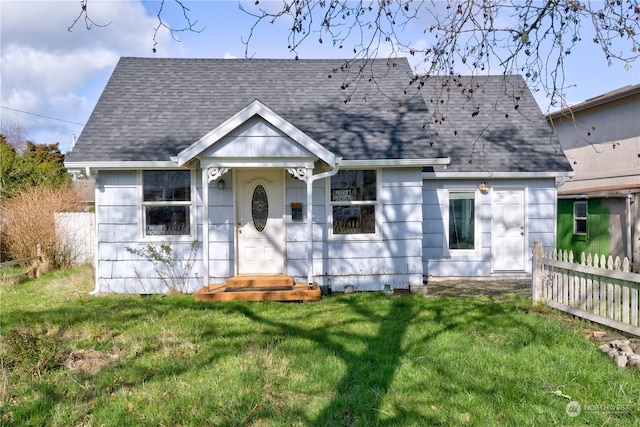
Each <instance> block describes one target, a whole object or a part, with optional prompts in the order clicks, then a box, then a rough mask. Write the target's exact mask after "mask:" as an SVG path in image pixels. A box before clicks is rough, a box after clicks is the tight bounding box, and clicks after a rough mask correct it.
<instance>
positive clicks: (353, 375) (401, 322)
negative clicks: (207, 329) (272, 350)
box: [234, 297, 417, 426]
mask: <svg viewBox="0 0 640 427" xmlns="http://www.w3.org/2000/svg"><path fill="white" fill-rule="evenodd" d="M340 301H341V302H342V303H344V304H347V305H348V306H349V308H350V309H351V310H353V312H354V313H356V314H357V315H359V316H361V317H362V318H363V319H365V321H366V322H367V323H373V324H375V325H377V327H378V328H377V333H376V334H375V335H374V336H370V335H369V336H352V337H350V339H352V340H359V341H361V342H362V343H365V344H366V347H365V349H364V350H363V351H361V352H356V351H353V350H350V349H348V348H346V346H345V345H343V344H341V343H340V342H339V340H336V339H334V337H333V334H334V333H335V331H332V330H331V327H316V328H314V329H313V330H308V329H303V328H300V327H297V326H294V325H291V324H288V323H286V322H279V321H274V320H271V319H268V318H266V317H264V316H260V315H259V314H257V313H256V312H255V311H253V310H251V308H250V306H249V305H238V306H236V307H235V308H234V310H235V311H239V312H241V313H242V314H243V315H245V316H246V317H247V318H250V319H252V320H253V321H255V322H257V323H262V324H265V325H268V326H270V327H273V328H275V329H276V330H277V331H279V333H280V334H283V335H288V336H297V337H302V338H304V339H307V340H311V341H313V342H315V343H317V344H318V345H319V346H320V347H321V348H322V349H323V350H325V351H326V352H327V353H329V354H334V355H335V356H337V357H339V358H340V359H342V361H343V362H344V364H345V365H346V373H345V375H344V376H343V377H342V379H341V381H340V383H339V384H338V385H337V387H336V389H335V396H334V397H333V399H332V401H331V403H330V404H329V405H328V406H326V407H325V409H324V410H323V411H322V413H321V414H320V415H319V416H318V417H317V418H316V419H315V420H307V425H311V426H326V425H330V426H337V425H354V424H363V423H364V425H384V424H385V423H387V422H388V423H389V424H390V425H393V424H394V422H393V421H385V422H382V421H381V420H380V415H381V414H382V413H381V412H380V411H379V410H378V407H379V406H380V405H381V403H382V400H383V399H384V397H385V395H386V394H387V392H388V390H389V387H390V385H391V383H392V381H393V378H394V374H395V372H396V370H397V367H398V366H399V363H400V358H401V357H402V355H403V350H402V342H403V337H404V335H405V332H406V330H407V328H408V327H409V326H410V325H411V322H412V319H413V317H414V314H415V310H416V308H417V307H416V304H415V300H414V299H412V298H403V297H393V298H392V301H391V303H390V305H389V310H388V312H387V313H386V314H384V315H382V316H380V314H379V313H376V312H375V311H373V310H371V309H370V308H368V307H367V304H366V303H367V301H369V300H368V299H364V300H363V299H358V298H343V299H340ZM353 347H356V348H357V347H359V346H353ZM320 363H321V362H320ZM256 416H258V417H259V416H260V414H256ZM387 420H388V417H387Z"/></svg>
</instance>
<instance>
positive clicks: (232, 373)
mask: <svg viewBox="0 0 640 427" xmlns="http://www.w3.org/2000/svg"><path fill="white" fill-rule="evenodd" d="M91 277H92V273H91V270H89V269H79V270H73V271H62V272H56V273H53V274H50V275H47V276H46V277H43V278H41V279H39V280H33V281H28V282H25V283H21V284H18V285H15V286H11V287H6V288H3V289H0V292H1V293H0V310H1V313H0V316H1V317H0V319H1V326H2V347H1V350H0V351H1V354H2V377H3V378H2V384H0V386H1V388H0V397H1V400H0V404H1V405H2V406H1V407H0V412H1V418H0V423H1V424H2V425H38V426H40V425H51V426H69V425H105V426H123V425H148V426H158V425H183V426H186V425H193V426H201V425H216V426H241V425H251V426H292V425H300V426H325V425H326V426H336V425H344V426H347V425H348V426H351V425H357V426H375V425H382V426H385V425H386V426H399V425H402V426H414V425H415V426H429V425H430V426H437V425H442V426H460V425H477V426H491V425H504V426H512V425H523V426H524V425H637V424H638V423H639V422H640V403H639V399H640V372H639V371H637V370H621V369H618V368H616V367H615V366H614V365H613V363H611V361H610V360H608V359H607V358H606V357H605V356H603V355H601V354H600V353H599V352H598V350H597V345H596V344H594V343H592V342H590V341H588V340H587V339H585V338H584V336H583V333H582V328H583V327H585V325H584V324H580V323H575V322H574V321H572V320H571V319H569V318H567V317H565V316H562V315H559V314H556V313H555V312H552V311H550V310H548V309H545V308H544V307H532V306H531V303H530V301H529V300H527V299H522V298H515V297H510V298H507V297H504V298H502V299H496V298H493V299H487V298H480V297H478V298H473V299H454V298H425V297H422V296H418V295H410V296H402V297H400V296H397V297H388V296H385V295H384V294H383V293H371V294H350V295H342V296H332V297H330V298H326V299H324V300H322V301H320V302H317V303H305V304H298V303H275V302H264V303H242V302H233V303H198V302H195V301H193V297H192V296H189V295H172V296H149V297H139V296H101V297H90V296H88V295H87V294H88V292H89V291H90V290H92V289H93V285H92V284H91V280H92V278H91ZM559 393H562V394H564V395H567V396H570V399H571V400H572V401H576V402H578V403H579V404H580V405H581V407H582V411H581V413H580V414H579V415H578V416H576V417H570V416H569V415H568V414H567V412H566V407H567V403H568V402H569V399H567V398H565V397H562V396H561V395H559Z"/></svg>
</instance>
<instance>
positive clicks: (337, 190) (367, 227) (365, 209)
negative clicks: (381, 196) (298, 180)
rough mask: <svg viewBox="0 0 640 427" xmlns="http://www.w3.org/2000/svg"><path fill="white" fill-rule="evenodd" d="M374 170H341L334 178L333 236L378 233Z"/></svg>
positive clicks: (332, 191) (332, 182) (332, 197)
mask: <svg viewBox="0 0 640 427" xmlns="http://www.w3.org/2000/svg"><path fill="white" fill-rule="evenodd" d="M377 193H378V184H377V172H376V171H375V170H341V171H339V172H338V173H337V174H335V175H334V176H333V177H331V207H332V210H333V234H334V235H336V234H375V232H376V204H377V198H378V197H377Z"/></svg>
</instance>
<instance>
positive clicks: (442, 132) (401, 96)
mask: <svg viewBox="0 0 640 427" xmlns="http://www.w3.org/2000/svg"><path fill="white" fill-rule="evenodd" d="M344 63H345V62H344V60H288V59H248V60H247V59H168V58H122V59H121V60H120V61H119V63H118V65H117V66H116V68H115V70H114V72H113V75H112V76H111V79H110V80H109V82H108V84H107V86H106V88H105V90H104V92H103V94H102V96H101V97H100V99H99V101H98V103H97V105H96V107H95V109H94V111H93V113H92V115H91V117H90V118H89V121H88V122H87V124H86V126H85V128H84V130H83V132H82V134H81V135H80V137H79V139H78V141H77V143H76V145H75V146H74V148H73V150H72V151H71V153H70V154H69V155H68V156H67V162H71V163H72V162H82V163H85V162H105V161H113V162H119V161H122V162H126V161H167V160H169V159H170V157H171V156H175V155H176V154H177V153H179V152H180V151H181V150H183V149H184V148H186V147H188V146H189V145H191V144H192V143H194V142H195V141H197V140H198V139H199V138H200V137H202V136H203V135H205V134H207V133H208V132H210V131H211V130H213V129H215V128H216V127H217V126H218V125H220V124H221V123H222V122H223V121H225V120H226V119H228V118H229V117H231V116H233V115H234V114H235V113H237V112H238V111H239V110H241V109H243V108H244V107H246V106H247V105H248V104H250V103H251V102H252V101H253V100H255V99H258V100H260V101H261V102H262V103H264V104H265V105H267V106H268V107H269V108H271V109H272V110H274V111H275V112H276V113H278V114H279V115H281V116H282V117H283V118H285V119H286V120H288V121H289V122H290V123H291V124H293V125H294V126H296V127H297V128H298V129H300V130H301V131H303V132H305V133H306V134H307V135H309V136H310V137H311V138H313V139H314V140H315V141H317V142H319V143H320V144H323V145H324V146H325V147H326V148H327V149H329V150H331V151H332V152H334V153H335V154H336V155H338V156H342V157H343V158H344V159H345V160H367V159H400V158H408V159H415V158H435V157H450V158H451V162H452V164H451V166H450V167H449V170H452V171H455V170H460V171H465V170H474V171H476V170H492V171H500V172H508V171H539V170H543V171H568V170H570V166H569V163H568V162H567V161H566V158H565V157H564V154H562V151H561V150H560V148H559V145H558V144H557V141H556V139H555V138H554V136H553V134H552V132H551V129H550V127H549V126H548V124H547V122H546V120H545V119H544V116H543V115H542V112H541V111H540V109H539V108H538V106H537V104H536V102H535V100H534V98H533V96H532V95H531V93H530V92H529V90H528V89H526V86H525V83H524V81H523V80H522V78H521V77H519V76H508V77H503V76H491V77H485V78H484V79H485V80H484V81H482V83H483V86H482V90H481V89H478V90H476V91H475V92H474V93H473V95H472V97H471V98H469V97H468V93H465V94H462V93H461V92H462V91H461V88H464V87H465V85H466V86H469V85H472V83H470V82H467V81H463V84H462V86H461V87H458V86H457V83H454V84H452V85H451V87H450V89H451V90H450V91H447V90H446V89H447V88H446V86H444V87H443V84H442V82H443V80H442V79H439V78H432V79H429V80H427V81H426V82H425V84H424V85H423V86H420V85H419V84H418V83H417V82H414V83H413V84H410V82H411V80H412V78H413V74H412V72H411V68H410V66H409V64H408V62H407V60H406V59H404V58H400V59H397V60H393V61H391V60H386V59H377V60H373V61H370V62H368V63H367V64H366V65H364V71H363V73H361V74H359V73H358V69H359V67H361V66H362V64H361V63H354V64H353V65H351V66H350V67H345V66H344ZM357 75H360V76H361V77H362V78H360V79H357V78H356V76H357ZM371 76H373V77H371ZM463 80H464V79H463ZM450 84H451V80H450ZM418 87H420V90H418ZM443 89H444V90H443ZM514 92H515V93H516V94H517V96H519V97H520V98H519V101H517V103H518V109H517V110H516V109H515V106H514V102H515V101H514V99H513V93H514ZM442 94H445V95H446V97H447V98H449V99H448V102H445V103H440V98H441V95H442ZM347 98H349V101H348V102H345V100H347ZM425 101H426V102H425ZM477 105H479V106H481V108H480V112H479V114H477V115H474V116H473V117H472V113H473V111H475V107H476V106H477ZM443 111H446V120H444V121H443V122H442V123H436V122H435V120H434V116H433V115H432V114H433V113H436V116H435V117H439V116H441V113H442V112H443ZM507 114H508V117H507ZM443 117H444V116H443ZM470 159H471V162H469V160H470Z"/></svg>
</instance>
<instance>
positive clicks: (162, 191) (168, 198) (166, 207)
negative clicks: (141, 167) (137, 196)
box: [142, 170, 191, 236]
mask: <svg viewBox="0 0 640 427" xmlns="http://www.w3.org/2000/svg"><path fill="white" fill-rule="evenodd" d="M142 193H143V196H142V205H143V215H144V224H145V227H144V233H145V235H146V236H159V235H160V236H162V235H189V234H190V233H191V227H190V224H191V220H190V216H191V172H190V171H188V170H162V171H155V170H154V171H144V172H143V174H142Z"/></svg>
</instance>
